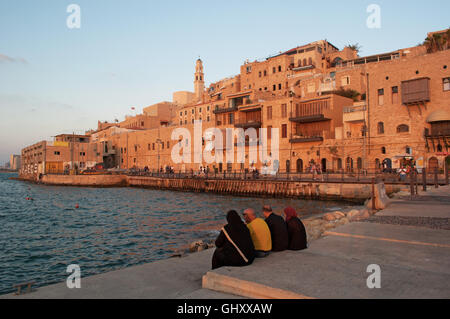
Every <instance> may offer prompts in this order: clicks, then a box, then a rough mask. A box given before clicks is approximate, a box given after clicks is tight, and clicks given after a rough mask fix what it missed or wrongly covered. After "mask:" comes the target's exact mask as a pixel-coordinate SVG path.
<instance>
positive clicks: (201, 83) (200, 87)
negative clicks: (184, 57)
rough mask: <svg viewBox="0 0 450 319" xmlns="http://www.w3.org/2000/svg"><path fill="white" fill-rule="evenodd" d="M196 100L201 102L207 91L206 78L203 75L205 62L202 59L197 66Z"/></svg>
mask: <svg viewBox="0 0 450 319" xmlns="http://www.w3.org/2000/svg"><path fill="white" fill-rule="evenodd" d="M194 90H195V98H196V99H197V100H200V99H201V98H202V96H203V92H204V91H205V77H204V74H203V62H202V60H200V58H199V59H198V60H197V63H196V64H195V80H194Z"/></svg>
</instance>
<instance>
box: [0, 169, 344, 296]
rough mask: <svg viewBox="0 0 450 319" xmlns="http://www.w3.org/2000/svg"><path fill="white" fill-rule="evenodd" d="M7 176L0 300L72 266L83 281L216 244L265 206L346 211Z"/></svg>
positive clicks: (1, 197)
mask: <svg viewBox="0 0 450 319" xmlns="http://www.w3.org/2000/svg"><path fill="white" fill-rule="evenodd" d="M11 176H13V175H11V174H0V207H1V209H0V221H1V222H0V249H1V251H2V253H1V254H0V278H1V280H0V294H4V293H8V292H11V291H12V289H11V287H12V285H13V284H15V283H18V282H23V281H29V280H35V281H36V282H37V283H38V285H48V284H51V283H55V282H61V281H64V280H65V279H66V276H67V273H66V268H67V266H68V265H70V264H74V263H75V264H79V265H80V267H81V270H82V273H83V276H88V275H95V274H99V273H103V272H107V271H111V270H116V269H121V268H125V267H129V266H133V265H137V264H142V263H146V262H152V261H155V260H159V259H164V258H168V257H170V256H171V255H172V254H173V253H174V252H175V251H177V250H179V249H185V248H187V247H188V245H189V243H190V242H192V241H195V240H198V239H207V240H214V239H215V238H216V236H217V235H218V234H219V230H220V228H221V227H222V226H223V225H224V224H225V223H226V221H225V214H226V212H227V211H228V210H230V209H236V210H237V211H238V212H242V211H243V210H244V209H245V208H248V207H252V208H254V209H256V210H257V211H260V209H261V207H262V205H263V204H266V203H268V204H270V205H272V207H273V208H274V209H275V211H281V210H282V209H283V208H284V207H286V206H292V207H294V208H295V209H297V210H298V211H299V214H300V215H301V216H307V215H311V214H314V213H317V212H323V211H327V210H330V209H332V210H334V209H336V210H338V209H341V208H342V207H343V206H344V205H345V204H341V203H336V202H334V203H333V202H328V203H326V202H311V201H302V200H292V199H287V200H280V199H260V198H244V197H241V198H234V197H229V196H220V195H211V194H201V193H200V194H194V193H192V194H191V193H180V192H162V191H154V190H144V189H132V188H108V189H95V188H81V187H57V186H42V185H34V184H28V183H24V182H19V181H12V180H9V179H8V178H9V177H11ZM26 197H32V198H33V199H34V201H27V200H25V198H26ZM76 204H79V206H80V208H79V209H75V205H76Z"/></svg>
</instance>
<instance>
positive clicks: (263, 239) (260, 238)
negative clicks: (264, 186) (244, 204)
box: [244, 209, 272, 252]
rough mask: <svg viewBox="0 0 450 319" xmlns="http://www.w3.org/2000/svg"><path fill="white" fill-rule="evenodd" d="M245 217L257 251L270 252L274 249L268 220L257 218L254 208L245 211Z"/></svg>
mask: <svg viewBox="0 0 450 319" xmlns="http://www.w3.org/2000/svg"><path fill="white" fill-rule="evenodd" d="M244 218H245V221H246V222H247V227H248V229H249V231H250V236H251V237H252V241H253V245H254V246H255V250H256V251H263V252H269V251H271V250H272V238H271V236H270V230H269V227H268V226H267V224H266V222H265V221H264V220H263V219H261V218H256V216H255V213H254V211H253V210H252V209H248V210H246V211H245V212H244Z"/></svg>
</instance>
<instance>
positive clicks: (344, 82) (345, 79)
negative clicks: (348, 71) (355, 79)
mask: <svg viewBox="0 0 450 319" xmlns="http://www.w3.org/2000/svg"><path fill="white" fill-rule="evenodd" d="M349 84H350V77H349V76H343V77H342V78H341V85H342V86H346V85H349Z"/></svg>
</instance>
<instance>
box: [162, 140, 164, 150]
mask: <svg viewBox="0 0 450 319" xmlns="http://www.w3.org/2000/svg"><path fill="white" fill-rule="evenodd" d="M161 149H162V150H163V149H164V142H161Z"/></svg>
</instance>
